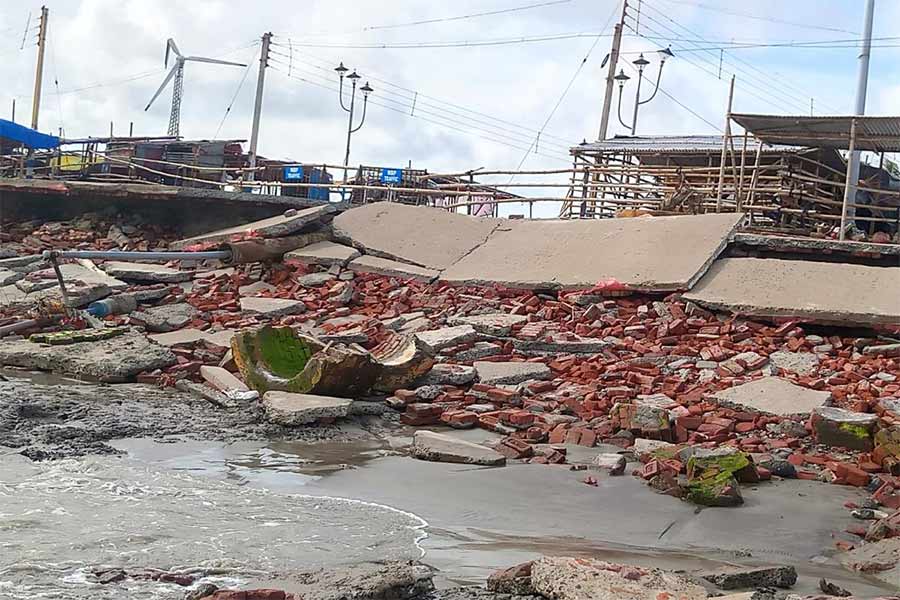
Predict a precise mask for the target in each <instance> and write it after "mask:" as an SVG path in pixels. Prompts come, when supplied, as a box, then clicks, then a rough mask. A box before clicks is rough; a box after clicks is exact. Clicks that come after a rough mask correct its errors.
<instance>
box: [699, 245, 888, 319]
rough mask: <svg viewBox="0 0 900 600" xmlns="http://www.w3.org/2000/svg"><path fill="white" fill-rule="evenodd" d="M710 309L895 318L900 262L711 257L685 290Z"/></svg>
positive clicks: (806, 316)
mask: <svg viewBox="0 0 900 600" xmlns="http://www.w3.org/2000/svg"><path fill="white" fill-rule="evenodd" d="M684 298H685V299H686V300H691V301H692V302H696V303H698V304H700V305H702V306H705V307H707V308H711V309H713V310H726V311H729V312H734V313H740V314H742V315H747V316H751V317H793V318H797V319H802V320H804V321H808V322H815V323H822V324H832V325H869V326H871V325H879V324H898V323H900V302H898V301H897V298H900V267H867V266H863V265H854V264H846V263H826V262H811V261H800V260H797V261H794V260H779V259H768V258H767V259H762V258H726V259H722V260H719V261H718V262H716V263H715V264H714V265H713V266H712V268H711V269H710V270H709V272H708V273H707V274H706V276H704V277H703V279H701V280H700V282H699V283H698V284H697V285H696V286H695V287H694V289H692V290H691V291H690V292H689V293H686V294H685V295H684Z"/></svg>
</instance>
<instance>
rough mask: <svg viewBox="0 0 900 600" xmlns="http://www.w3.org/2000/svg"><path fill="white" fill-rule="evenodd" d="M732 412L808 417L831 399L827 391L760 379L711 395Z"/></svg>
mask: <svg viewBox="0 0 900 600" xmlns="http://www.w3.org/2000/svg"><path fill="white" fill-rule="evenodd" d="M713 399H715V400H717V401H718V402H720V403H722V404H725V405H728V406H730V407H733V408H734V409H735V410H746V411H750V412H759V413H765V414H767V415H778V416H790V415H803V414H807V415H808V414H809V413H811V412H812V411H813V410H815V409H816V408H818V407H820V406H825V404H827V403H828V401H829V400H830V399H831V393H830V392H819V391H816V390H811V389H809V388H805V387H801V386H799V385H796V384H794V383H791V382H790V381H788V380H786V379H782V378H780V377H763V378H762V379H755V380H753V381H749V382H747V383H745V384H742V385H739V386H735V387H733V388H729V389H727V390H722V391H721V392H718V393H716V394H713Z"/></svg>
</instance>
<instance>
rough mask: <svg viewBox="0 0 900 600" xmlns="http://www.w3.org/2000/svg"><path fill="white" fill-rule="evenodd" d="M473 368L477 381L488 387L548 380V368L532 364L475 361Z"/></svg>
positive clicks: (549, 374) (549, 372)
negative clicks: (476, 374)
mask: <svg viewBox="0 0 900 600" xmlns="http://www.w3.org/2000/svg"><path fill="white" fill-rule="evenodd" d="M473 366H474V367H475V371H476V372H477V373H478V380H479V381H480V382H481V383H486V384H488V385H501V384H507V385H515V384H517V383H522V382H523V381H528V380H529V379H550V377H551V375H552V373H551V371H550V367H548V366H547V365H545V364H544V363H533V362H489V361H476V362H475V363H474V364H473Z"/></svg>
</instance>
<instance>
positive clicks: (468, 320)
mask: <svg viewBox="0 0 900 600" xmlns="http://www.w3.org/2000/svg"><path fill="white" fill-rule="evenodd" d="M527 321H528V317H526V316H525V315H509V314H506V313H489V314H483V315H471V316H468V317H452V318H450V319H448V320H447V324H449V325H471V326H472V327H473V328H475V331H477V332H478V333H482V334H484V335H495V336H499V337H503V336H508V335H509V334H510V333H512V328H513V327H515V326H516V325H520V324H522V323H525V322H527Z"/></svg>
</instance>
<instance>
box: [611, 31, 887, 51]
mask: <svg viewBox="0 0 900 600" xmlns="http://www.w3.org/2000/svg"><path fill="white" fill-rule="evenodd" d="M634 37H642V38H644V39H648V40H654V39H663V40H666V41H673V40H674V41H680V42H693V43H710V44H716V43H717V42H707V41H706V40H686V39H684V38H674V37H660V36H652V35H649V36H645V35H643V34H638V35H636V36H634ZM872 39H873V40H879V39H880V40H900V37H881V38H872ZM861 46H862V40H857V39H849V40H847V39H845V40H812V41H806V42H765V43H750V42H728V43H723V44H721V45H716V46H706V47H701V48H685V49H683V50H682V52H710V51H713V50H752V49H756V48H795V49H799V50H803V49H809V50H819V49H830V48H859V47H861ZM871 47H872V48H897V47H900V44H872V45H871ZM620 54H638V51H637V50H634V51H631V52H620Z"/></svg>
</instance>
